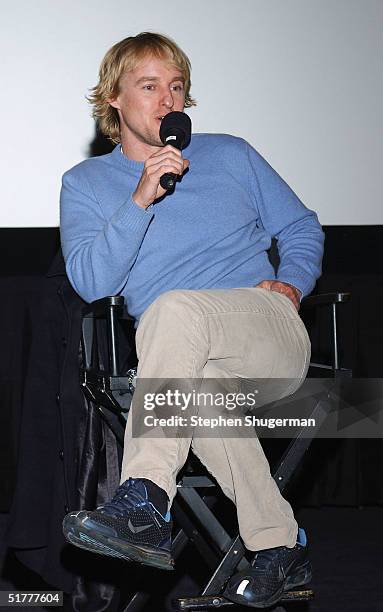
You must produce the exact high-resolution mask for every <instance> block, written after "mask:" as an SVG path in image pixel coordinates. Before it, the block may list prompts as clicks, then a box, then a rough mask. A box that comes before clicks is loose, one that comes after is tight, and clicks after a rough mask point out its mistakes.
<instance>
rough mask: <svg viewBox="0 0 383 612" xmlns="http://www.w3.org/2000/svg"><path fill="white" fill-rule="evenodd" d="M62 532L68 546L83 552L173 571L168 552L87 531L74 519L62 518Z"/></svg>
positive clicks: (171, 559) (69, 517) (172, 562)
mask: <svg viewBox="0 0 383 612" xmlns="http://www.w3.org/2000/svg"><path fill="white" fill-rule="evenodd" d="M63 532H64V536H65V538H66V540H67V541H68V542H69V543H70V544H73V545H74V546H77V547H78V548H82V549H83V550H87V551H90V552H93V553H97V554H99V555H106V556H108V557H116V558H118V559H123V560H124V561H130V562H136V563H141V564H142V565H150V566H152V567H157V568H159V569H164V570H173V569H174V559H173V558H172V556H171V554H170V553H169V552H168V551H166V550H160V549H158V548H151V547H150V546H138V545H136V544H131V543H130V542H127V541H126V540H121V539H117V538H113V537H108V536H106V535H103V534H100V533H98V532H97V531H96V530H95V529H87V528H86V527H85V526H84V525H83V524H82V523H81V522H80V523H78V522H77V520H76V517H72V516H66V517H65V518H64V520H63Z"/></svg>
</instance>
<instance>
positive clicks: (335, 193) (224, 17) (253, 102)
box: [0, 0, 383, 227]
mask: <svg viewBox="0 0 383 612" xmlns="http://www.w3.org/2000/svg"><path fill="white" fill-rule="evenodd" d="M382 16H383V3H382V2H381V0H365V1H362V0H191V1H190V2H179V1H177V0H166V2H159V1H158V0H141V1H130V0H104V1H101V0H81V1H79V0H62V1H60V0H34V1H33V2H30V1H29V0H15V1H14V2H12V3H11V2H8V3H5V2H2V11H1V22H0V34H1V39H0V40H1V47H2V49H1V51H2V53H1V58H2V70H1V72H2V87H1V90H2V95H1V117H2V137H3V147H2V170H3V172H2V177H1V181H0V198H1V199H0V201H1V216H0V226H1V227H50V226H57V225H58V219H59V214H58V199H59V190H60V183H61V175H62V174H63V172H64V171H65V170H67V169H68V168H70V167H71V166H73V165H74V164H76V163H78V162H79V161H81V160H82V159H84V158H85V157H86V156H87V154H88V147H89V144H90V142H91V141H92V139H93V136H94V123H93V120H92V118H91V116H90V109H89V106H88V104H87V102H86V101H85V95H86V94H87V93H88V91H89V88H90V87H92V86H93V85H94V84H95V83H96V80H97V73H98V67H99V63H100V61H101V59H102V57H103V55H104V53H105V52H106V51H107V49H108V48H109V47H110V46H111V45H112V44H114V43H115V42H117V41H119V40H121V39H122V38H125V37H126V36H132V35H135V34H137V33H138V32H141V31H144V30H150V31H159V32H162V33H164V34H168V35H169V36H171V37H172V38H174V39H175V40H176V41H177V42H178V44H179V45H180V46H181V47H182V48H183V49H184V50H185V51H186V53H187V54H188V55H189V57H190V59H191V62H192V68H193V70H192V95H193V96H194V97H195V98H197V101H198V106H197V108H195V109H192V110H190V111H189V114H190V116H191V118H192V121H193V129H194V131H196V132H225V133H231V134H235V135H238V136H242V137H244V138H246V139H247V140H248V141H249V142H250V143H251V144H252V145H253V146H254V147H255V148H256V149H258V151H259V152H260V153H261V154H262V155H263V156H264V157H266V159H267V160H268V161H269V162H270V163H271V165H272V166H273V167H274V168H275V169H276V170H277V171H278V172H279V173H280V174H281V175H282V176H283V178H284V179H285V180H286V181H287V182H288V183H289V184H290V185H291V187H292V188H293V189H294V190H295V192H296V193H297V194H298V196H299V197H300V198H301V199H302V200H303V201H304V203H305V204H306V205H307V206H309V207H310V208H313V209H314V210H316V211H317V212H318V214H319V218H320V221H321V222H322V223H323V224H334V225H337V224H341V225H343V224H382V223H383V213H382V206H381V178H380V176H381V165H382V164H381V162H382V158H383V156H382V150H383V134H382V131H383V130H382V120H381V115H382V108H383V103H382V102H383V100H382V78H381V66H382V46H383V42H382V40H383V37H382V22H383V19H382Z"/></svg>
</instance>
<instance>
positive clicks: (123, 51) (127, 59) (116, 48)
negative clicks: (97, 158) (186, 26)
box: [87, 32, 196, 144]
mask: <svg viewBox="0 0 383 612" xmlns="http://www.w3.org/2000/svg"><path fill="white" fill-rule="evenodd" d="M147 55H153V56H154V57H157V58H160V59H165V60H166V61H168V62H169V63H170V64H172V65H174V66H175V67H176V68H178V69H179V70H180V72H181V74H182V76H183V78H184V80H185V107H186V108H189V107H190V106H195V105H196V102H195V100H193V98H192V97H191V96H190V86H191V81H190V71H191V64H190V61H189V58H188V57H187V55H186V54H185V53H184V52H183V51H182V49H180V47H179V46H178V45H177V44H176V43H175V42H174V41H173V40H171V38H168V37H167V36H164V35H162V34H156V33H154V32H141V33H140V34H137V36H129V37H128V38H124V40H121V41H120V42H118V43H116V44H115V45H113V47H111V49H109V51H108V52H107V53H106V55H105V57H104V59H103V60H102V62H101V66H100V71H99V80H98V83H97V85H96V86H95V87H93V88H92V89H91V93H90V95H89V96H87V100H88V102H90V104H91V105H92V106H93V113H92V114H93V117H94V118H95V120H96V121H97V125H98V128H99V130H100V131H101V132H102V133H103V134H105V136H107V137H108V138H110V140H112V142H114V143H116V144H117V143H119V142H120V120H119V116H118V112H117V109H115V108H113V106H111V105H110V104H109V102H108V100H111V99H113V98H115V97H116V96H117V95H118V94H119V82H120V78H121V76H122V74H123V73H124V72H126V71H129V70H134V69H135V68H136V66H137V65H138V63H139V62H140V61H141V60H142V59H143V58H145V57H146V56H147Z"/></svg>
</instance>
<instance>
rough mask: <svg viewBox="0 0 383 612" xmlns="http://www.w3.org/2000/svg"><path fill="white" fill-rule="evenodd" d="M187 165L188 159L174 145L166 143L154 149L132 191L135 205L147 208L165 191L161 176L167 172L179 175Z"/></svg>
mask: <svg viewBox="0 0 383 612" xmlns="http://www.w3.org/2000/svg"><path fill="white" fill-rule="evenodd" d="M188 167H189V161H188V160H187V159H183V158H182V154H181V151H179V150H178V149H176V148H175V147H172V146H171V145H166V146H165V147H163V148H162V149H160V150H159V151H156V152H155V153H153V155H151V156H150V157H148V159H147V160H146V162H145V165H144V169H143V171H142V174H141V178H140V180H139V182H138V185H137V187H136V190H135V192H134V193H133V201H134V202H135V203H136V204H137V206H140V207H141V208H147V207H148V206H150V204H153V202H154V200H157V198H160V197H162V196H163V195H164V194H165V193H166V189H163V187H161V185H160V178H161V176H162V175H163V174H166V173H167V172H171V173H172V174H178V175H180V176H181V175H182V174H183V173H184V172H185V170H186V168H188Z"/></svg>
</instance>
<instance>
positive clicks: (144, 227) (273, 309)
mask: <svg viewBox="0 0 383 612" xmlns="http://www.w3.org/2000/svg"><path fill="white" fill-rule="evenodd" d="M90 101H91V102H92V104H93V105H94V116H95V117H96V119H97V120H98V122H99V126H100V129H101V130H102V131H103V132H104V133H105V134H106V135H107V136H109V138H111V139H112V140H113V141H114V142H115V143H117V146H116V148H115V149H114V150H113V152H112V153H111V154H109V155H106V156H102V157H99V158H93V159H88V160H86V161H84V162H82V163H81V164H79V165H78V166H76V167H74V168H72V169H71V170H70V171H69V172H67V173H66V174H65V175H64V177H63V188H62V195H61V236H62V248H63V253H64V258H65V260H66V269H67V273H68V276H69V279H70V281H71V283H72V285H73V287H74V288H75V290H76V291H77V292H78V293H79V294H80V295H81V296H82V297H83V298H84V299H85V300H87V301H93V300H95V299H98V298H101V297H103V296H105V295H113V294H117V293H121V294H122V295H124V296H125V298H126V301H127V306H128V310H129V312H130V313H131V314H132V315H133V316H134V317H135V318H136V320H137V322H138V327H137V333H136V346H137V355H138V358H139V365H138V379H139V380H145V379H155V380H162V381H163V380H166V379H183V380H194V379H206V378H213V379H214V378H217V379H218V378H233V379H246V378H257V379H262V378H278V379H286V380H288V381H290V382H289V383H287V384H286V388H285V389H284V391H283V395H287V394H289V393H292V392H293V391H294V390H295V389H296V388H297V386H299V384H300V383H301V381H302V380H303V379H304V377H305V374H306V371H307V367H308V362H309V356H310V347H309V341H308V338H307V334H306V331H305V329H304V326H303V323H302V322H301V319H300V317H299V315H298V313H297V310H298V308H299V301H300V298H301V297H302V296H303V295H305V294H307V293H309V292H310V291H311V290H312V288H313V286H314V284H315V280H316V278H317V277H318V276H319V274H320V262H321V257H322V249H323V234H322V231H321V229H320V226H319V224H318V221H317V218H316V215H315V214H314V213H313V212H312V211H309V210H308V209H307V208H305V207H304V206H303V204H302V203H301V202H300V201H299V200H298V198H297V197H296V196H295V194H294V193H293V192H292V191H291V190H290V188H289V187H288V186H287V185H286V184H285V183H284V182H283V181H282V179H281V178H280V177H279V176H278V175H277V173H276V172H275V171H274V170H273V169H272V168H271V167H270V166H269V165H268V164H267V162H265V160H264V159H262V157H261V156H260V155H259V154H258V153H257V152H256V151H255V150H254V149H253V148H252V147H251V146H250V145H248V144H247V143H246V142H245V141H244V140H242V139H239V138H234V137H232V136H227V135H207V134H195V135H193V136H192V138H191V142H190V144H189V145H188V146H187V148H186V149H185V150H184V155H185V158H183V155H182V154H181V152H180V151H178V150H177V149H175V148H173V147H171V146H169V145H167V146H163V145H162V143H161V140H160V138H159V128H160V123H161V121H162V118H163V117H164V116H165V115H167V114H168V113H169V112H171V111H183V110H184V108H185V107H190V106H192V105H193V104H194V101H193V99H192V98H191V96H190V64H189V60H188V58H187V57H186V55H185V54H184V53H183V52H182V50H181V49H180V48H179V47H178V46H177V45H176V44H175V43H174V42H173V41H171V40H170V39H168V38H167V37H164V36H161V35H158V34H151V33H142V34H139V35H137V36H136V37H130V38H127V39H125V40H123V41H121V42H120V43H117V44H116V45H114V47H112V48H111V49H110V50H109V51H108V53H107V54H106V56H105V58H104V60H103V62H102V64H101V68H100V79H99V83H98V85H97V86H96V87H95V88H94V89H93V93H92V95H91V96H90ZM169 172H170V173H173V174H176V175H177V176H178V177H179V181H178V182H177V184H176V188H175V189H174V190H173V191H171V192H166V191H165V189H163V188H162V187H161V186H160V178H161V176H162V175H163V174H165V173H169ZM273 236H275V237H276V238H277V239H278V249H279V256H280V265H279V268H278V272H277V274H276V275H275V272H274V270H273V268H272V266H271V264H270V263H269V260H268V256H267V252H266V251H267V249H268V248H269V247H270V243H271V237H273ZM292 381H294V382H292ZM142 411H143V406H142V405H141V404H140V401H138V399H137V397H136V396H135V398H134V400H133V407H132V409H131V411H130V414H129V419H128V423H127V428H126V437H125V446H124V458H123V466H122V476H121V486H120V487H119V488H118V489H117V491H116V494H115V496H114V497H113V499H112V500H111V501H110V502H108V503H105V504H104V505H103V506H102V507H100V508H98V509H97V510H95V511H80V512H72V513H69V515H67V517H66V518H65V520H64V533H65V535H66V537H67V539H68V540H69V541H70V542H72V543H74V544H76V545H77V546H80V547H83V548H86V549H88V550H93V551H96V552H101V553H103V554H106V555H110V556H117V557H120V558H124V559H127V560H128V561H132V560H135V561H138V562H141V563H146V564H148V565H154V566H156V567H162V568H165V569H171V567H172V563H173V561H172V558H171V550H170V549H171V528H172V523H171V517H170V513H169V508H170V506H171V502H172V500H173V498H174V496H175V493H176V475H177V473H178V471H179V470H180V469H181V467H182V466H183V464H184V463H185V461H186V458H187V455H188V452H189V449H190V445H191V446H192V449H193V451H194V453H195V454H196V455H197V456H198V457H199V458H200V460H201V461H202V462H203V463H204V464H205V465H206V467H207V468H208V469H209V471H210V472H211V473H212V474H213V475H214V476H215V478H216V479H217V481H218V483H219V484H220V486H221V487H222V489H223V491H224V492H225V494H226V495H227V496H228V497H229V498H230V499H231V500H232V501H233V502H234V503H235V504H236V507H237V514H238V523H239V530H240V534H241V537H242V538H243V541H244V543H245V546H246V547H247V548H248V549H249V550H250V551H254V552H256V555H255V561H254V562H253V566H252V570H251V571H252V578H254V580H251V581H249V585H250V590H249V589H247V590H246V589H244V588H242V592H241V593H238V594H236V593H234V595H233V598H234V599H236V597H237V599H236V600H238V601H242V599H243V598H245V599H246V602H247V603H250V605H254V606H257V607H264V606H266V605H271V603H274V601H276V600H277V599H278V598H279V597H280V595H281V593H282V592H283V590H284V589H286V588H288V587H290V586H291V585H292V584H294V585H296V586H297V585H298V584H303V583H305V582H307V581H308V580H309V578H310V566H309V562H308V560H307V547H306V545H305V542H304V540H303V539H302V538H303V534H302V533H300V535H298V527H297V524H296V522H295V520H294V517H293V513H292V510H291V508H290V506H289V504H288V503H287V502H286V501H285V500H284V499H283V498H282V497H281V495H280V493H279V491H278V488H277V486H276V484H275V482H274V481H273V479H272V477H271V475H270V471H269V466H268V463H267V461H266V458H265V456H264V454H263V451H262V448H261V446H260V444H259V441H258V439H257V438H256V437H255V436H253V437H250V436H249V437H246V438H244V437H241V438H240V439H238V438H237V439H235V438H230V437H217V438H208V439H206V438H205V437H198V436H195V437H191V436H184V437H181V436H176V437H169V438H165V439H164V438H155V437H145V436H142V437H135V436H133V433H132V429H133V426H132V421H133V418H134V415H135V414H139V413H141V412H142ZM265 568H266V572H265ZM228 595H229V596H230V593H229V594H228ZM238 598H239V599H238ZM241 598H242V599H241Z"/></svg>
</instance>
